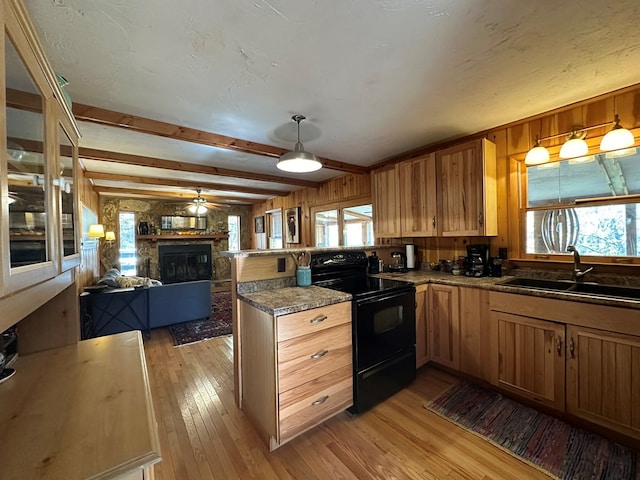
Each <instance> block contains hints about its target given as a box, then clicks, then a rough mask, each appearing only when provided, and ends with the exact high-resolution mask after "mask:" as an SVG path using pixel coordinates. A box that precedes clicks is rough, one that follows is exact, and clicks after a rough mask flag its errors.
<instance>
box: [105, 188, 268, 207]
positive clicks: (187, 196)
mask: <svg viewBox="0 0 640 480" xmlns="http://www.w3.org/2000/svg"><path fill="white" fill-rule="evenodd" d="M93 191H94V192H96V193H98V194H100V193H110V194H113V195H119V196H127V195H139V196H146V197H161V198H181V199H184V200H187V201H191V200H193V198H194V197H195V195H194V194H193V193H180V192H164V191H161V190H140V189H137V188H116V187H100V186H98V185H94V186H93ZM200 196H201V197H202V198H204V199H205V200H207V201H208V202H214V203H215V202H225V201H226V202H233V203H228V205H246V204H250V203H262V202H263V201H264V200H254V199H250V198H238V197H222V196H218V195H204V194H200Z"/></svg>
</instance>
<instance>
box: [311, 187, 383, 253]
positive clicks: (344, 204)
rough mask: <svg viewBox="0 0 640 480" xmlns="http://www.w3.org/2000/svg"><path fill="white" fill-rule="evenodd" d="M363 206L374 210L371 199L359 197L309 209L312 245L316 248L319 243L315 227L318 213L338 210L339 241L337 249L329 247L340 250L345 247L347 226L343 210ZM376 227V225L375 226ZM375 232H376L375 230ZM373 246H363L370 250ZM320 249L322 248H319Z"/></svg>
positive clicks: (372, 221)
mask: <svg viewBox="0 0 640 480" xmlns="http://www.w3.org/2000/svg"><path fill="white" fill-rule="evenodd" d="M361 205H372V209H373V202H372V201H371V198H370V197H358V198H354V199H350V200H344V201H339V202H328V203H322V204H317V205H313V206H312V207H310V208H309V221H310V223H311V228H310V230H311V245H312V246H313V247H314V248H316V245H317V242H316V229H315V225H316V213H317V212H324V211H327V210H337V211H338V218H337V220H338V232H339V239H338V240H339V241H338V245H337V246H335V247H329V248H339V247H344V246H345V245H344V241H345V224H344V221H343V217H344V213H343V210H344V209H347V208H351V207H358V206H361ZM372 211H373V210H372ZM371 223H372V224H373V223H374V220H373V215H372V216H371ZM374 227H375V225H374ZM374 231H375V230H374ZM373 238H374V244H375V235H374V237H373ZM371 246H372V245H362V247H363V248H368V247H371ZM317 248H320V247H317Z"/></svg>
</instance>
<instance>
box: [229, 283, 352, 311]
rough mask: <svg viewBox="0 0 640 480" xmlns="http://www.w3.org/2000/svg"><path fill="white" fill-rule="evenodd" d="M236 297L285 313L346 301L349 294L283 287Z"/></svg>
mask: <svg viewBox="0 0 640 480" xmlns="http://www.w3.org/2000/svg"><path fill="white" fill-rule="evenodd" d="M238 298H240V299H241V300H244V301H245V302H247V303H249V304H250V305H253V306H254V307H256V308H257V309H259V310H262V311H263V312H267V313H269V314H271V315H274V316H278V315H286V314H288V313H295V312H301V311H303V310H309V309H311V308H317V307H324V306H325V305H331V304H333V303H340V302H348V301H350V300H351V298H352V297H351V295H350V294H348V293H344V292H339V291H337V290H329V289H328V288H322V287H316V286H313V285H312V286H310V287H285V288H278V289H274V290H263V291H260V292H253V293H244V294H240V293H239V294H238Z"/></svg>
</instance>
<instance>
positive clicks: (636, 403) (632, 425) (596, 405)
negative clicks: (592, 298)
mask: <svg viewBox="0 0 640 480" xmlns="http://www.w3.org/2000/svg"><path fill="white" fill-rule="evenodd" d="M567 412H569V413H571V414H573V415H575V416H577V417H581V418H584V419H586V420H589V421H591V422H594V423H597V424H600V425H603V426H605V427H608V428H612V429H615V430H618V431H621V432H623V433H625V434H627V435H629V436H632V437H636V438H638V437H640V337H636V336H632V335H622V334H615V333H610V332H606V331H603V330H597V329H593V328H585V327H577V326H573V325H568V326H567Z"/></svg>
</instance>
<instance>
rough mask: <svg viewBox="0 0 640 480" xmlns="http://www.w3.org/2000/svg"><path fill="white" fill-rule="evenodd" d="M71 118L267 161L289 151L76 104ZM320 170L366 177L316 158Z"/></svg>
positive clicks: (353, 167) (363, 169) (356, 167)
mask: <svg viewBox="0 0 640 480" xmlns="http://www.w3.org/2000/svg"><path fill="white" fill-rule="evenodd" d="M73 114H74V116H75V117H76V120H78V121H83V122H91V123H97V124H99V125H107V126H110V127H117V128H125V129H128V130H133V131H135V132H139V133H146V134H149V135H157V136H160V137H165V138H172V139H175V140H182V141H185V142H191V143H199V144H202V145H209V146H211V147H218V148H223V149H225V150H235V151H237V152H244V153H251V154H254V155H262V156H265V157H271V158H280V157H281V156H282V155H284V154H285V153H287V152H288V151H289V150H285V149H284V148H280V147H274V146H271V145H265V144H263V143H257V142H251V141H249V140H242V139H239V138H233V137H229V136H226V135H220V134H218V133H213V132H207V131H204V130H197V129H195V128H189V127H183V126H180V125H175V124H172V123H167V122H161V121H159V120H152V119H149V118H144V117H138V116H136V115H129V114H126V113H120V112H114V111H112V110H106V109H104V108H98V107H91V106H89V105H82V104H79V103H74V104H73ZM319 160H320V162H321V163H322V166H323V167H325V168H329V169H331V170H338V171H341V172H347V173H367V172H368V171H369V169H368V168H367V167H361V166H360V165H353V164H350V163H345V162H338V161H336V160H331V159H328V158H322V157H319Z"/></svg>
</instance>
